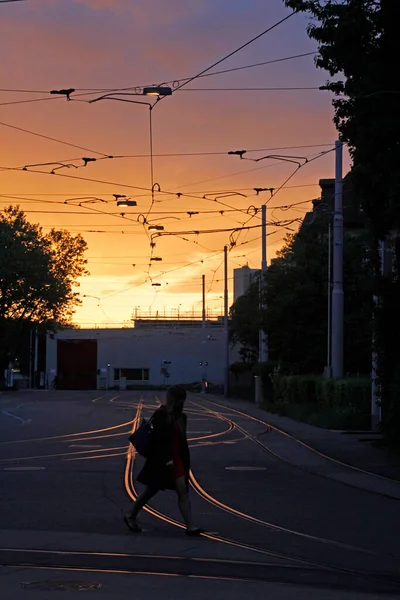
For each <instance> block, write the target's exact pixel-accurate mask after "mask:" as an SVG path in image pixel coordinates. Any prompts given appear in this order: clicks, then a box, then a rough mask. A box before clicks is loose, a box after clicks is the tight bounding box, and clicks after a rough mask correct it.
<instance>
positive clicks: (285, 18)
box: [164, 11, 297, 98]
mask: <svg viewBox="0 0 400 600" xmlns="http://www.w3.org/2000/svg"><path fill="white" fill-rule="evenodd" d="M295 14H297V11H293V12H292V13H290V14H289V15H286V17H284V18H283V19H280V20H279V21H277V22H276V23H274V24H273V25H271V26H270V27H268V28H267V29H265V30H264V31H262V32H261V33H259V34H258V35H256V36H254V37H253V38H251V39H250V40H248V41H247V42H245V43H244V44H242V45H241V46H239V47H238V48H235V50H232V52H229V54H226V55H225V56H223V57H222V58H220V59H219V60H217V61H215V62H214V63H213V64H212V65H210V66H209V67H206V68H205V69H203V70H202V71H200V73H198V74H197V75H194V76H193V77H190V78H189V79H188V80H186V81H185V82H184V83H181V84H180V85H178V86H177V87H176V88H175V91H177V90H180V89H181V88H183V87H184V86H186V85H188V84H189V83H191V82H192V81H194V80H195V79H198V78H199V77H201V76H202V75H204V74H205V73H207V72H208V71H211V69H213V68H214V67H216V66H218V65H220V64H221V63H222V62H224V61H225V60H227V59H228V58H231V56H234V55H235V54H237V53H238V52H240V51H241V50H244V48H247V46H250V45H251V44H253V43H254V42H255V41H257V40H259V39H260V38H262V37H263V36H265V35H266V34H267V33H270V32H271V31H272V30H274V29H276V28H277V27H279V26H280V25H282V24H283V23H285V22H286V21H288V20H289V19H291V18H292V17H293V16H294V15H295ZM165 97H166V96H164V98H165Z"/></svg>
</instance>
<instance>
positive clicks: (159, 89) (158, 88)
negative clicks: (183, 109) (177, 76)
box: [143, 85, 172, 97]
mask: <svg viewBox="0 0 400 600" xmlns="http://www.w3.org/2000/svg"><path fill="white" fill-rule="evenodd" d="M143 95H144V96H158V97H160V96H171V95H172V89H171V88H170V87H168V86H166V85H150V86H148V87H145V88H143Z"/></svg>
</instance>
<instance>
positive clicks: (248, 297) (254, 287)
mask: <svg viewBox="0 0 400 600" xmlns="http://www.w3.org/2000/svg"><path fill="white" fill-rule="evenodd" d="M258 290H259V283H258V281H257V282H254V283H252V284H251V285H250V287H249V289H248V290H247V292H246V293H245V294H243V295H242V296H239V298H238V299H237V300H236V302H234V304H233V305H232V307H231V310H230V324H229V340H230V343H231V344H232V345H235V344H239V346H240V349H239V355H240V357H241V358H242V360H243V362H248V363H251V364H253V363H255V362H257V359H258V338H259V328H260V309H259V291H258Z"/></svg>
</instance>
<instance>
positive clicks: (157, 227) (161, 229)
mask: <svg viewBox="0 0 400 600" xmlns="http://www.w3.org/2000/svg"><path fill="white" fill-rule="evenodd" d="M150 229H155V230H156V231H164V225H149V230H150Z"/></svg>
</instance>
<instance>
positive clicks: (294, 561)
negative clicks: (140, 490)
mask: <svg viewBox="0 0 400 600" xmlns="http://www.w3.org/2000/svg"><path fill="white" fill-rule="evenodd" d="M138 411H139V412H138V413H137V414H136V416H135V424H137V423H139V421H140V407H138ZM231 424H232V425H233V426H234V427H233V428H235V427H237V425H236V424H235V423H234V422H233V421H231ZM134 430H135V426H134V428H133V431H134ZM239 430H240V429H239ZM247 435H248V434H247ZM134 460H135V452H134V450H133V449H132V450H130V451H129V452H128V453H127V460H126V466H125V474H124V482H125V489H126V491H127V493H128V495H129V496H130V498H131V500H132V501H135V500H136V498H137V495H138V494H137V491H136V489H135V485H134V479H133V467H134ZM191 484H192V487H193V489H194V490H195V491H196V493H197V494H198V495H199V497H201V498H202V499H203V500H207V501H208V502H209V503H211V504H213V505H214V506H215V507H216V508H219V509H220V510H223V511H225V512H228V513H230V514H232V516H235V517H239V518H242V519H244V520H248V521H252V522H253V523H254V524H255V525H257V526H262V527H269V528H271V529H274V530H275V531H278V532H279V531H280V532H281V533H285V534H291V535H296V536H299V537H302V538H304V539H308V540H312V541H315V542H320V543H323V544H327V545H331V546H335V547H338V548H340V549H342V550H343V549H347V550H352V551H356V552H360V553H362V554H369V555H371V556H382V555H379V554H378V553H375V552H373V551H369V550H367V549H363V548H359V547H356V546H352V545H348V544H344V543H341V542H336V541H334V540H328V539H325V538H318V537H317V536H311V535H308V534H303V533H301V532H296V531H294V530H290V529H286V528H283V527H280V526H277V525H275V524H273V523H269V522H266V521H262V520H261V519H256V518H255V517H252V516H251V515H247V514H245V513H241V512H240V511H236V509H234V508H232V507H230V506H228V505H224V504H222V503H220V502H219V501H218V500H217V499H216V498H213V497H212V496H211V495H209V494H208V493H207V492H206V491H205V490H204V489H203V488H202V487H201V486H200V484H199V483H198V482H197V480H196V479H195V477H194V475H193V472H191ZM144 510H145V511H146V512H147V513H148V514H150V515H152V516H153V517H156V518H157V519H158V520H161V521H163V522H165V523H168V524H170V525H173V526H175V527H178V528H180V529H182V530H184V529H185V526H184V525H183V524H182V523H180V522H179V521H177V520H176V519H174V518H172V517H170V516H168V515H167V514H165V513H163V512H161V511H159V510H157V509H155V508H154V507H152V506H149V505H147V506H145V507H144ZM201 537H203V538H206V539H209V540H211V541H214V542H217V543H221V544H225V545H227V546H231V547H235V548H239V549H242V550H246V551H250V552H253V553H255V554H257V555H261V556H264V557H268V558H269V559H273V560H281V561H286V564H287V561H289V564H290V565H292V566H293V565H297V566H298V567H303V568H306V569H313V570H323V571H327V572H330V573H336V574H337V575H339V574H340V575H341V576H347V577H348V576H350V577H354V578H358V579H361V580H363V581H366V580H368V581H371V582H375V583H376V582H380V583H384V584H387V585H393V586H395V587H396V588H397V589H400V576H399V578H398V580H397V579H389V578H386V577H384V576H381V575H380V574H376V575H371V574H370V573H368V572H363V571H360V570H357V569H351V568H344V567H338V566H333V565H330V564H326V563H323V562H318V561H311V560H308V559H304V558H301V557H298V556H293V555H291V554H288V553H281V552H276V551H273V550H267V549H265V548H261V547H259V546H255V545H252V544H247V543H245V542H241V541H239V540H234V539H230V538H227V537H223V536H220V535H217V534H214V533H207V532H206V533H204V534H201Z"/></svg>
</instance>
